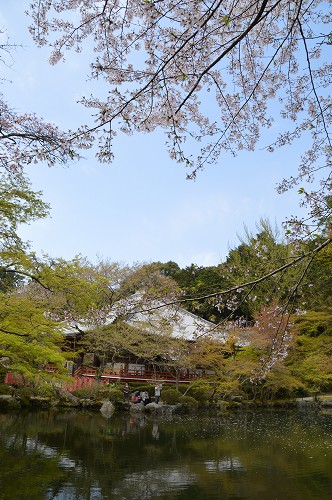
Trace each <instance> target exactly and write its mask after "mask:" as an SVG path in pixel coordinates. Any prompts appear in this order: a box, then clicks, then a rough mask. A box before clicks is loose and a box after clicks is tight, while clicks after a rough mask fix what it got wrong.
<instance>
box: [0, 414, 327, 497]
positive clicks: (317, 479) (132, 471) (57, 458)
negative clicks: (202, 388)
mask: <svg viewBox="0 0 332 500" xmlns="http://www.w3.org/2000/svg"><path fill="white" fill-rule="evenodd" d="M235 498H237V499H259V500H265V499H268V500H270V499H280V500H284V499H292V500H296V499H301V500H306V499H315V498H319V499H320V500H325V499H331V498H332V414H331V413H330V414H328V413H326V414H324V413H316V412H310V411H304V410H303V411H291V412H287V411H284V412H270V411H266V412H249V411H248V412H247V411H246V412H241V413H233V414H231V415H227V416H218V417H216V416H212V417H211V416H210V417H209V416H206V415H204V416H203V415H199V416H181V417H180V416H177V417H172V418H165V417H164V418H161V417H158V418H155V417H152V416H143V415H142V416H141V415H135V416H128V415H122V416H112V417H111V418H105V417H103V416H102V414H101V413H98V412H97V413H89V412H78V411H65V412H54V411H50V412H36V413H26V414H24V413H19V414H12V413H8V414H1V415H0V499H1V500H19V499H28V500H34V499H38V500H39V499H59V500H60V499H61V500H72V499H75V500H76V499H77V500H78V499H82V500H83V499H84V500H86V499H123V500H125V499H130V500H135V499H137V500H145V499H149V500H150V499H188V500H189V499H190V500H193V499H200V500H201V499H235Z"/></svg>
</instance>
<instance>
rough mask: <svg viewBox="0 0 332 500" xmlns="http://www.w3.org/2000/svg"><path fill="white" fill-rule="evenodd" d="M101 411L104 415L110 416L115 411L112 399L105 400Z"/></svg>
mask: <svg viewBox="0 0 332 500" xmlns="http://www.w3.org/2000/svg"><path fill="white" fill-rule="evenodd" d="M100 411H101V414H102V416H103V417H105V418H110V417H111V416H112V415H113V413H114V405H113V404H112V403H111V402H110V401H105V402H104V403H103V405H102V407H101V408H100Z"/></svg>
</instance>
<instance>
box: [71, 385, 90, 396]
mask: <svg viewBox="0 0 332 500" xmlns="http://www.w3.org/2000/svg"><path fill="white" fill-rule="evenodd" d="M70 392H71V394H73V396H76V397H77V398H79V399H89V398H91V397H93V395H94V390H93V389H91V387H80V388H79V389H75V390H74V391H70Z"/></svg>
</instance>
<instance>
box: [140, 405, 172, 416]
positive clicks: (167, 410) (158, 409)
mask: <svg viewBox="0 0 332 500" xmlns="http://www.w3.org/2000/svg"><path fill="white" fill-rule="evenodd" d="M143 409H144V410H145V411H147V412H149V413H154V414H158V415H170V414H172V413H174V411H175V409H176V405H164V404H157V403H148V404H147V405H146V406H143Z"/></svg>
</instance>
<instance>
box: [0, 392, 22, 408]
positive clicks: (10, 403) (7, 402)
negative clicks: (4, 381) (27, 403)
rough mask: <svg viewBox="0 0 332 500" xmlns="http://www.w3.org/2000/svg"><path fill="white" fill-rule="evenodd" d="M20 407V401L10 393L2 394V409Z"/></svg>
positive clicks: (0, 397)
mask: <svg viewBox="0 0 332 500" xmlns="http://www.w3.org/2000/svg"><path fill="white" fill-rule="evenodd" d="M20 407H21V405H20V402H19V401H18V400H17V399H16V398H14V397H13V396H11V395H10V394H2V395H0V410H17V409H19V408H20Z"/></svg>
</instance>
